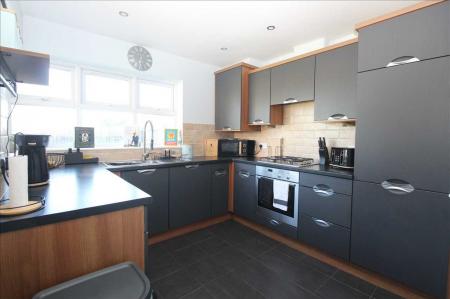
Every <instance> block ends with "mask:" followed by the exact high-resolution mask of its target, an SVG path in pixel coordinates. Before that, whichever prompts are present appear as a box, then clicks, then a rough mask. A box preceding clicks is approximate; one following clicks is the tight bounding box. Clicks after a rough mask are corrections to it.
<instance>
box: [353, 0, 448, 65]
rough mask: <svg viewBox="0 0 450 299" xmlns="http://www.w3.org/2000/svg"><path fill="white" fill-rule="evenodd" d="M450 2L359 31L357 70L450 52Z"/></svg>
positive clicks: (433, 56)
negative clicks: (394, 61) (397, 60)
mask: <svg viewBox="0 0 450 299" xmlns="http://www.w3.org/2000/svg"><path fill="white" fill-rule="evenodd" d="M449 6H450V5H449V3H448V1H445V2H444V3H440V4H436V5H433V6H430V7H427V8H424V9H420V10H417V11H414V12H411V13H408V14H405V15H402V16H400V17H396V18H393V19H390V20H387V21H383V22H380V23H377V24H374V25H372V26H368V27H365V28H362V29H361V30H360V31H359V34H358V44H359V58H358V70H359V71H360V72H361V71H366V70H372V69H376V68H381V67H386V66H387V64H388V63H390V62H392V61H393V60H395V59H397V58H399V60H400V61H401V60H405V59H410V58H412V57H416V58H418V59H420V60H424V59H430V58H435V57H440V56H444V55H450V12H449V11H450V8H449Z"/></svg>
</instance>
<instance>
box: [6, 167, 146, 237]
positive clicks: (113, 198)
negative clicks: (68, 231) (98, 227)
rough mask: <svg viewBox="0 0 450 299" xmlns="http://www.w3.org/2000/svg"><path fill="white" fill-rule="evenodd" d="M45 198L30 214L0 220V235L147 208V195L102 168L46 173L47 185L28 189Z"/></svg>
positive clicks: (66, 168) (80, 168) (68, 169)
mask: <svg viewBox="0 0 450 299" xmlns="http://www.w3.org/2000/svg"><path fill="white" fill-rule="evenodd" d="M39 195H42V196H44V197H45V200H46V204H45V207H44V208H43V209H41V210H39V211H36V212H34V213H30V214H26V215H21V216H12V217H1V218H0V233H4V232H8V231H14V230H18V229H24V228H29V227H33V226H39V225H44V224H50V223H55V222H59V221H65V220H70V219H76V218H81V217H86V216H91V215H96V214H101V213H106V212H112V211H117V210H122V209H127V208H132V207H137V206H141V205H147V204H148V203H149V200H150V195H148V194H147V193H145V192H143V191H141V190H140V189H138V188H136V187H135V186H133V185H131V184H129V183H128V182H126V181H124V180H122V179H121V178H120V177H118V176H116V175H115V174H113V173H111V172H110V171H108V170H107V169H106V168H105V166H104V165H101V164H89V165H74V166H65V167H61V168H57V169H53V170H50V184H49V185H47V186H43V187H38V188H30V196H39Z"/></svg>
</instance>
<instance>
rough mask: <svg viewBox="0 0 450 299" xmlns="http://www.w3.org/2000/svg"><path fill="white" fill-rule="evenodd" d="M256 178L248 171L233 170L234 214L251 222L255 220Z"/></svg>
mask: <svg viewBox="0 0 450 299" xmlns="http://www.w3.org/2000/svg"><path fill="white" fill-rule="evenodd" d="M256 196H257V195H256V178H255V176H254V175H251V174H250V172H249V171H246V170H244V169H241V170H239V169H238V168H236V169H235V173H234V213H235V214H236V215H238V216H241V217H245V218H248V219H251V220H255V219H256V205H257V198H256Z"/></svg>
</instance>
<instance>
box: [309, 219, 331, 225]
mask: <svg viewBox="0 0 450 299" xmlns="http://www.w3.org/2000/svg"><path fill="white" fill-rule="evenodd" d="M312 220H313V221H314V223H315V224H317V225H318V226H321V227H330V226H331V224H330V223H329V222H327V221H325V220H322V219H316V218H313V219H312Z"/></svg>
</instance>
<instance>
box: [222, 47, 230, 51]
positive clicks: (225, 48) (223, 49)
mask: <svg viewBox="0 0 450 299" xmlns="http://www.w3.org/2000/svg"><path fill="white" fill-rule="evenodd" d="M220 50H222V51H227V50H228V48H227V47H222V48H220Z"/></svg>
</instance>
